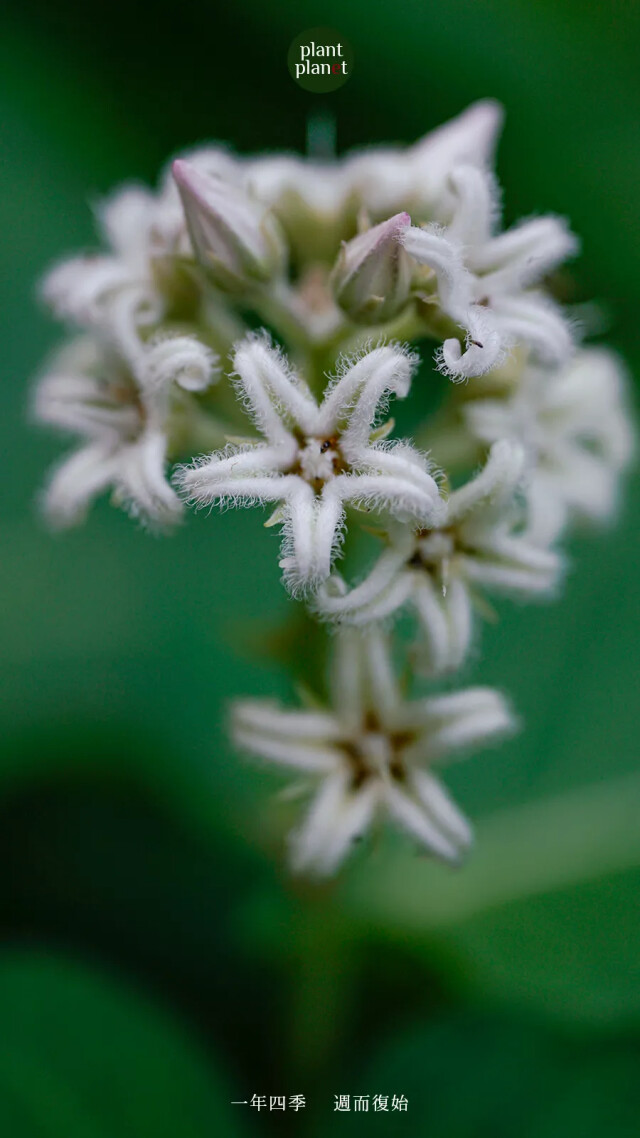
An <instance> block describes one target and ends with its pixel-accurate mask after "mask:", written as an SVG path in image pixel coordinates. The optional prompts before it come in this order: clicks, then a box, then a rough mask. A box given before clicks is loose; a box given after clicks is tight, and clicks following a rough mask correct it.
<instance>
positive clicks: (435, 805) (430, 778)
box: [411, 770, 473, 849]
mask: <svg viewBox="0 0 640 1138" xmlns="http://www.w3.org/2000/svg"><path fill="white" fill-rule="evenodd" d="M411 782H412V784H413V786H414V788H415V790H416V793H417V795H418V797H419V799H420V801H421V802H422V804H423V806H424V808H425V810H426V811H427V813H429V814H430V815H431V817H432V818H433V819H434V821H435V822H436V824H437V825H438V826H440V827H441V829H442V830H443V831H444V832H445V834H446V835H447V836H449V837H450V838H451V839H452V841H454V842H455V843H456V845H458V846H459V847H462V848H463V849H465V848H466V847H468V846H470V845H471V842H472V840H473V831H472V829H471V826H470V825H469V823H468V822H467V819H466V818H465V817H464V815H463V814H462V813H461V812H460V811H459V810H458V807H457V806H456V805H455V803H454V802H453V800H452V799H451V797H450V796H449V794H448V793H447V791H446V790H445V788H444V786H443V785H442V783H441V782H440V779H438V778H436V777H435V775H432V774H428V773H427V772H426V771H422V770H415V771H413V772H412V775H411Z"/></svg>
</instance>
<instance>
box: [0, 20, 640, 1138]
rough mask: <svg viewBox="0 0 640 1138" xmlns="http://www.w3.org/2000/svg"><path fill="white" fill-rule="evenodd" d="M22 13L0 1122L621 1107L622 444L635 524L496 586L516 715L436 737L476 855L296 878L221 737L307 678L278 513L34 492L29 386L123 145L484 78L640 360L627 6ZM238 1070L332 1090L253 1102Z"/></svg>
mask: <svg viewBox="0 0 640 1138" xmlns="http://www.w3.org/2000/svg"><path fill="white" fill-rule="evenodd" d="M318 24H329V25H334V26H336V27H337V28H338V29H340V30H342V31H344V33H345V35H346V36H347V37H348V38H349V39H350V40H351V43H352V44H353V46H354V49H355V52H356V70H355V72H354V75H353V77H352V79H351V80H350V81H349V82H348V83H347V84H346V85H345V86H344V87H343V88H342V89H341V90H339V91H338V92H336V93H334V94H333V95H331V96H329V97H327V99H326V102H324V103H322V102H318V101H317V97H316V96H313V95H310V94H308V93H306V92H304V91H302V90H299V89H298V88H297V87H296V86H295V84H294V83H293V82H292V80H291V79H290V77H289V74H288V72H287V67H286V52H287V48H288V45H289V42H290V40H291V39H292V38H293V36H294V35H295V34H297V33H298V32H300V31H302V30H303V29H305V28H306V27H311V26H314V25H318ZM0 27H1V44H0V92H1V94H0V137H1V146H0V155H1V163H2V180H1V183H0V218H1V226H2V245H1V249H0V263H1V266H2V271H1V274H0V290H1V293H2V295H1V301H0V313H1V314H2V315H1V319H2V329H3V331H2V337H3V351H2V357H1V358H2V370H3V372H4V374H3V376H2V384H1V387H0V398H1V399H2V417H1V419H0V432H1V434H2V454H3V463H4V465H3V469H4V488H5V489H4V494H3V496H2V535H3V553H2V556H1V557H0V580H1V582H2V585H1V595H2V613H1V616H0V621H1V625H0V653H1V667H2V682H1V686H0V699H1V701H2V723H1V726H0V738H1V739H2V752H3V758H2V761H1V763H0V856H1V859H2V874H1V884H0V923H1V928H2V948H1V949H0V1133H1V1134H2V1135H7V1138H41V1136H44V1138H112V1136H113V1138H116V1136H117V1138H147V1136H148V1138H152V1136H153V1138H177V1136H180V1138H182V1136H185V1138H205V1136H208V1135H212V1134H213V1133H214V1131H216V1132H219V1133H222V1134H225V1135H229V1138H233V1136H234V1135H238V1136H241V1135H245V1136H249V1138H250V1135H252V1134H254V1135H257V1134H271V1133H273V1134H275V1133H284V1134H293V1133H296V1134H298V1133H302V1134H308V1135H309V1136H310V1138H314V1136H315V1135H318V1136H319V1135H320V1134H324V1133H325V1127H326V1126H327V1124H328V1123H329V1122H330V1121H331V1119H332V1118H334V1117H338V1116H337V1115H334V1114H333V1102H334V1095H337V1094H343V1093H345V1094H346V1093H349V1094H351V1095H356V1094H370V1095H374V1094H377V1093H382V1094H389V1095H393V1094H404V1095H406V1096H407V1097H408V1099H409V1110H408V1112H407V1113H406V1114H403V1113H399V1112H395V1113H389V1114H382V1113H380V1114H372V1113H369V1114H367V1115H366V1116H365V1115H363V1114H356V1113H354V1112H353V1111H352V1112H351V1113H350V1115H349V1118H348V1119H345V1117H344V1115H342V1116H341V1121H340V1123H339V1125H340V1126H342V1127H344V1128H346V1129H347V1130H348V1131H349V1132H354V1133H356V1134H358V1133H361V1132H362V1133H365V1132H366V1133H369V1132H370V1131H373V1132H377V1131H378V1130H379V1131H380V1133H384V1134H387V1135H393V1134H400V1133H402V1134H411V1135H413V1134H429V1135H430V1136H432V1138H471V1136H474V1138H475V1136H479V1138H480V1136H481V1138H484V1136H485V1135H486V1136H487V1138H489V1136H490V1138H502V1136H505V1138H507V1136H508V1138H512V1136H513V1135H516V1134H517V1135H519V1136H520V1138H534V1136H535V1138H551V1136H553V1138H556V1136H558V1135H563V1136H565V1138H573V1136H574V1135H575V1136H576V1138H589V1136H591V1135H596V1134H597V1135H599V1136H600V1135H602V1134H606V1135H607V1136H608V1138H619V1136H623V1135H625V1136H626V1135H632V1134H633V1135H635V1134H636V1133H637V1117H638V1108H639V1107H640V1089H639V1088H640V1079H639V1078H638V1062H639V1060H640V974H639V968H638V944H639V943H640V905H639V897H640V892H639V890H640V827H639V826H638V818H639V815H640V770H639V769H638V763H637V743H636V740H637V735H638V726H637V725H638V683H637V675H638V661H639V654H638V649H637V644H638V639H639V636H640V612H639V606H638V602H637V576H638V575H637V564H638V557H639V554H640V543H639V540H638V510H639V507H640V487H639V486H638V481H637V479H634V478H631V479H630V480H629V485H628V487H627V493H626V495H625V508H624V511H623V514H622V516H621V518H620V520H619V524H618V526H617V528H615V529H614V530H612V531H611V532H607V533H604V534H603V533H599V534H595V535H588V536H583V537H580V538H579V539H576V540H574V541H573V543H572V545H571V549H570V555H571V565H572V570H571V573H570V576H569V580H568V582H567V589H566V592H565V596H564V597H563V599H562V600H561V602H560V603H559V604H556V605H552V606H542V607H540V606H534V607H530V608H525V609H522V610H521V609H519V608H517V607H515V606H513V605H504V606H500V613H501V616H502V617H503V619H502V620H501V621H500V623H499V624H497V625H496V626H495V627H487V628H486V629H485V630H484V636H483V640H482V646H483V654H482V656H481V657H478V658H477V659H476V660H475V661H473V662H472V663H471V665H469V667H468V669H467V672H466V675H465V677H464V679H465V680H466V681H468V682H482V683H489V684H496V685H498V686H500V687H504V688H506V689H507V690H508V691H509V692H510V693H511V695H512V697H513V700H514V702H515V705H516V707H517V709H518V711H519V712H520V713H521V715H522V717H523V719H524V722H525V725H526V729H525V730H524V731H523V733H522V734H521V736H520V737H519V738H517V739H515V740H513V741H511V742H509V743H508V744H506V745H504V746H503V747H502V748H501V749H500V750H497V751H495V752H491V753H485V754H481V755H479V756H477V757H476V758H474V759H472V760H471V761H470V762H469V763H468V764H464V765H462V766H461V767H460V768H459V769H457V768H456V769H453V770H451V772H450V777H449V783H450V785H451V786H452V787H453V789H454V791H455V792H456V794H457V796H458V797H459V799H460V801H461V802H462V804H463V806H464V807H465V808H466V809H467V810H468V812H469V813H470V815H471V816H472V818H474V819H475V820H476V821H477V830H478V849H477V851H476V854H475V856H474V859H473V860H472V862H471V864H470V865H469V867H468V868H467V869H465V871H464V872H463V873H460V874H454V873H452V872H449V871H446V870H443V869H441V868H437V867H434V866H433V865H431V864H430V863H429V862H428V861H426V860H423V859H420V858H417V857H415V856H414V855H413V853H412V851H411V849H410V848H409V847H408V846H407V845H406V844H405V843H404V842H398V843H394V842H393V841H391V842H389V843H388V844H387V843H385V844H384V845H383V846H381V847H380V848H379V849H374V850H373V851H372V852H371V853H370V855H369V856H368V857H366V858H361V859H356V862H355V863H354V864H353V865H350V866H349V867H348V868H347V870H346V872H345V873H344V874H343V876H342V877H341V878H340V879H339V880H338V882H336V883H332V884H329V885H326V886H323V887H312V886H309V885H304V884H301V883H297V882H294V881H292V880H290V879H289V877H288V876H287V875H286V873H285V872H284V870H283V869H282V868H281V866H282V860H283V858H282V853H283V850H282V842H281V833H282V830H283V827H284V826H285V824H286V823H287V821H288V814H287V808H285V807H284V806H283V805H282V804H280V803H279V802H278V801H277V799H276V797H275V795H274V792H275V791H276V789H277V787H278V785H279V783H277V782H276V781H275V780H272V779H271V778H270V777H269V775H268V773H266V772H262V771H254V770H253V769H252V768H251V767H250V765H249V764H246V763H245V762H243V761H239V760H238V759H237V757H236V756H235V755H234V754H233V753H232V751H231V749H230V748H229V746H228V744H227V743H226V742H225V732H224V715H225V707H226V705H227V702H228V700H229V699H230V698H231V697H232V696H233V695H235V694H238V693H253V694H268V693H274V694H281V693H284V692H287V691H289V690H290V689H291V686H292V677H290V676H287V675H286V674H285V672H284V670H283V668H281V667H279V666H278V665H277V664H276V663H274V661H273V659H271V658H270V657H269V653H268V651H267V650H266V647H265V649H264V651H263V650H262V648H263V646H266V641H267V639H268V634H269V633H270V632H271V633H273V634H274V635H275V633H276V632H277V629H278V627H279V624H280V623H281V622H282V620H283V619H284V616H285V613H286V611H287V607H288V606H287V602H286V599H285V597H284V594H283V592H282V590H281V587H280V585H279V581H278V570H277V565H276V557H275V546H274V540H276V539H275V538H274V537H273V536H270V535H269V534H267V533H265V531H263V530H262V528H261V525H260V517H259V515H255V514H252V513H251V512H249V511H246V512H238V513H237V514H232V513H230V514H228V515H225V516H224V517H217V516H212V517H211V518H207V517H206V516H204V515H203V516H199V517H195V518H192V519H190V521H189V523H188V525H187V526H185V527H184V529H183V531H182V532H181V533H179V534H178V535H177V536H176V537H174V538H171V539H165V540H158V539H154V538H151V537H149V536H148V535H147V534H145V533H144V532H142V531H140V530H137V529H136V528H135V526H133V525H132V524H131V523H130V522H129V521H128V520H127V519H126V518H125V517H124V516H121V515H120V514H118V513H117V512H115V511H113V510H110V509H109V507H108V506H107V505H104V504H101V505H100V506H99V507H98V508H97V509H96V510H95V511H94V513H93V515H92V516H91V519H90V522H89V524H88V525H87V526H86V527H85V528H83V529H81V530H79V531H78V532H75V533H72V534H70V535H67V536H65V537H56V538H54V537H52V536H51V535H49V534H47V533H46V532H45V531H44V529H43V527H42V526H41V524H40V522H39V520H38V517H37V512H36V508H35V505H34V501H35V497H36V494H37V490H38V487H39V485H40V484H41V482H42V478H43V474H44V471H45V469H46V467H47V465H48V463H49V462H50V461H51V460H52V459H53V458H54V456H56V455H57V454H59V453H60V443H59V441H58V440H57V439H55V438H52V437H48V436H47V435H46V434H45V433H44V432H40V431H38V430H36V429H34V428H33V427H32V425H30V424H29V423H28V403H29V391H30V381H31V377H32V376H33V374H34V373H35V372H36V371H37V369H38V367H39V366H40V363H41V360H42V358H43V356H44V354H45V353H46V351H47V350H48V349H49V348H50V347H51V346H52V345H53V344H54V343H55V342H56V341H57V339H58V337H59V330H58V329H57V328H55V327H54V325H53V324H52V323H51V322H50V321H49V320H48V319H47V318H46V316H45V315H44V314H43V313H42V312H41V311H39V310H38V308H37V306H36V304H35V302H34V299H33V293H34V282H35V280H36V279H37V277H38V276H39V275H40V274H41V272H42V270H43V268H44V267H45V266H46V265H47V263H48V262H50V261H51V260H52V259H54V258H56V257H58V256H59V255H61V254H62V253H64V252H66V251H67V250H72V249H74V248H76V247H78V246H83V245H87V244H91V242H92V241H93V229H92V220H91V216H90V212H89V209H88V203H89V202H90V201H91V200H92V199H94V198H95V197H96V196H98V195H100V194H101V193H103V192H105V191H107V190H108V189H110V188H111V187H112V186H113V185H114V184H115V183H118V182H119V181H121V180H124V179H129V178H139V179H144V180H147V181H153V180H154V179H155V177H156V175H157V172H158V170H159V168H160V166H161V165H162V164H163V163H164V161H165V160H166V158H167V156H168V155H169V154H170V153H171V152H172V151H174V150H176V149H178V148H180V147H184V146H187V145H190V144H193V143H196V142H200V141H204V140H206V139H223V140H227V141H229V142H230V143H232V144H233V145H234V146H235V147H237V148H238V149H240V150H265V149H270V148H274V147H285V148H293V149H301V148H303V146H304V142H305V131H306V122H307V117H308V115H309V114H310V113H318V112H323V113H331V114H334V115H335V117H336V120H337V132H338V146H339V149H340V150H341V151H342V150H344V149H346V148H347V147H349V146H352V145H357V144H362V143H368V142H375V141H383V140H394V141H404V142H410V141H412V140H413V139H414V138H416V137H418V136H419V135H420V134H422V133H423V132H425V131H426V130H427V129H430V128H431V127H433V126H435V125H437V124H439V123H440V122H441V121H443V120H444V119H446V118H447V117H449V116H451V115H453V114H455V113H457V112H459V111H460V110H462V109H463V108H464V107H465V105H467V103H469V102H470V101H471V100H473V99H475V98H478V97H482V96H486V95H492V96H495V97H497V98H499V99H500V100H502V101H503V102H504V104H505V106H506V108H507V127H506V133H505V136H504V141H503V143H502V146H501V149H500V152H499V163H498V169H499V174H500V177H501V180H502V182H503V185H504V188H505V204H506V217H507V220H513V219H514V218H516V217H518V216H520V215H526V214H528V213H530V212H534V211H538V210H540V211H543V210H554V211H558V212H559V213H562V214H566V215H569V216H570V217H571V220H572V222H573V225H574V227H575V229H576V231H577V232H578V233H579V234H581V235H582V238H583V241H584V255H583V257H582V258H581V260H580V261H579V262H578V263H577V266H576V268H575V269H574V270H573V275H572V280H571V281H570V283H569V288H570V296H571V298H572V299H573V300H574V301H576V302H580V301H582V300H584V299H587V298H590V297H595V298H596V299H599V300H602V301H603V302H605V304H606V310H607V312H608V313H609V318H610V325H611V326H610V329H609V331H608V333H607V338H608V339H609V341H612V342H613V343H614V344H615V345H616V346H617V347H619V349H620V350H621V351H622V352H623V353H624V354H625V356H626V358H627V360H628V361H629V364H630V367H631V369H632V370H635V374H636V375H638V374H640V346H639V343H638V315H637V314H638V310H639V305H640V296H639V287H638V286H639V281H640V261H639V257H640V211H639V210H638V205H637V201H638V185H639V184H640V143H639V140H638V122H639V121H640V70H639V69H638V66H637V55H638V48H639V46H640V6H639V5H638V4H637V3H635V2H631V0H612V2H610V3H608V4H606V5H601V6H600V5H584V4H583V3H581V2H580V0H560V2H559V0H448V3H447V4H435V3H433V2H429V0H401V2H397V3H390V2H384V3H382V2H379V0H378V2H376V0H367V2H365V0H351V3H350V4H349V5H348V6H345V5H344V4H343V3H339V2H338V0H326V2H325V3H323V4H322V5H315V4H310V3H306V2H303V3H300V0H297V2H296V3H295V4H294V3H293V2H292V0H277V3H275V4H273V5H265V4H263V3H259V2H258V0H236V2H235V3H234V4H233V5H227V6H225V7H224V8H223V7H222V6H220V5H215V6H214V5H212V4H211V3H204V0H182V2H181V3H180V5H174V4H172V3H170V2H169V0H156V3H155V4H153V5H151V4H144V3H140V4H138V5H133V4H131V3H125V2H124V0H112V3H111V4H110V5H109V6H108V9H107V10H105V9H99V8H96V7H95V6H92V5H87V4H83V3H80V2H79V0H58V2H57V3H56V4H55V5H53V6H52V5H50V4H48V3H45V2H44V0H41V2H40V3H38V2H36V3H30V2H27V3H25V2H21V3H18V2H17V0H8V2H6V3H5V4H4V5H3V8H2V14H1V16H0ZM442 382H444V381H443V380H442V379H440V378H437V377H435V376H433V375H430V373H429V369H428V367H427V368H425V384H429V383H442ZM271 535H272V531H271ZM247 550H250V555H249V556H247ZM258 648H260V651H257V649H258ZM314 652H315V648H314V646H313V644H312V645H311V649H310V651H309V652H308V654H307V655H308V658H307V661H306V664H307V665H309V666H310V667H311V666H313V664H314V662H315V661H314V659H313V655H314ZM301 666H302V664H301ZM265 849H266V850H267V851H268V853H267V856H265ZM254 1093H256V1094H261V1095H267V1096H269V1095H280V1094H286V1095H287V1096H289V1095H293V1094H299V1093H300V1094H304V1095H306V1098H307V1104H308V1105H307V1108H306V1110H305V1111H301V1112H300V1113H298V1114H295V1113H294V1112H293V1111H291V1110H287V1111H285V1112H284V1113H276V1112H271V1113H270V1112H269V1111H268V1110H267V1111H264V1110H263V1111H260V1112H258V1111H256V1110H255V1109H253V1108H251V1107H249V1106H231V1105H230V1103H231V1101H232V1100H245V1099H251V1096H252V1095H253V1094H254Z"/></svg>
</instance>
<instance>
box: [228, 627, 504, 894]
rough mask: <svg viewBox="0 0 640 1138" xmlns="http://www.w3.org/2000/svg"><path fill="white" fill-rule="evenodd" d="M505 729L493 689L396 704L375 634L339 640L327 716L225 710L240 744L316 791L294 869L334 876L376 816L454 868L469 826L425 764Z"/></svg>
mask: <svg viewBox="0 0 640 1138" xmlns="http://www.w3.org/2000/svg"><path fill="white" fill-rule="evenodd" d="M513 727H514V720H513V716H512V714H511V712H510V710H509V708H508V706H507V704H506V701H505V700H504V698H503V697H502V695H500V693H498V692H496V691H494V690H492V689H491V688H469V689H467V690H466V691H460V692H455V693H453V694H450V695H438V696H429V697H423V698H421V699H414V700H410V701H408V700H405V699H403V697H402V695H401V693H400V690H399V688H398V684H397V681H396V679H395V677H394V674H393V669H392V664H391V660H390V655H389V648H388V645H387V643H386V640H385V638H384V636H383V634H381V632H380V631H379V630H375V629H372V630H369V631H368V632H366V633H364V634H360V633H354V632H353V631H350V632H343V633H341V634H340V636H339V637H338V638H337V644H336V654H335V659H334V663H333V668H332V673H331V706H330V708H328V709H327V710H320V711H317V710H291V709H288V708H282V707H280V706H279V705H278V704H276V703H272V702H269V701H256V700H243V701H239V702H237V703H236V704H235V706H234V712H233V736H234V739H235V742H236V744H237V745H238V746H239V747H241V748H243V749H245V750H247V751H248V752H250V753H252V754H254V755H258V756H261V757H262V758H265V759H268V760H270V761H271V762H274V763H277V764H279V765H280V766H283V767H284V768H286V769H290V770H292V771H295V772H298V773H301V774H303V775H304V776H305V782H306V783H307V784H309V785H310V787H311V788H313V787H315V793H314V795H313V798H312V801H311V806H310V808H309V810H308V813H307V814H306V817H305V818H304V820H303V823H302V825H301V826H300V828H299V829H298V830H297V832H296V833H294V834H293V836H292V839H291V846H290V850H291V862H292V865H293V868H294V870H296V871H300V872H310V873H314V874H317V875H321V876H322V875H328V874H331V873H333V872H335V870H336V869H337V867H338V866H339V864H340V863H341V862H342V861H343V860H344V858H345V857H346V855H347V854H348V852H349V849H350V847H351V845H352V843H353V842H354V841H356V840H357V839H358V838H360V837H361V836H362V835H363V833H364V832H365V831H366V830H367V829H368V828H369V826H370V825H371V824H372V823H373V821H374V818H375V817H376V816H380V815H382V814H386V815H388V816H389V817H390V818H391V819H392V820H393V821H394V822H395V823H396V824H397V825H399V826H400V827H401V828H402V829H403V830H405V831H406V832H408V833H409V834H410V835H411V837H412V838H414V839H415V840H416V841H417V842H419V843H420V845H421V846H422V847H423V848H425V849H426V850H428V851H429V852H431V853H433V854H435V855H436V856H437V857H439V858H442V859H444V860H445V861H448V862H451V863H453V864H456V863H458V862H459V861H460V858H461V856H462V854H463V853H464V851H465V850H466V848H467V847H468V845H469V843H470V841H471V829H470V827H469V824H468V822H467V821H466V819H465V818H464V817H463V816H462V814H461V813H460V812H459V810H458V809H457V807H456V806H455V805H454V803H453V802H452V800H451V798H450V797H449V795H448V794H447V792H446V790H445V789H444V787H443V785H442V783H441V782H440V780H439V779H438V778H437V777H436V776H435V775H434V774H433V773H432V769H431V768H432V766H433V765H434V764H436V763H438V762H441V761H442V760H443V759H448V758H450V757H452V756H454V755H456V754H457V753H458V752H459V751H465V750H469V749H472V748H475V747H479V746H482V745H485V744H488V743H492V742H494V741H495V740H496V739H498V738H500V737H501V736H503V735H505V734H506V733H508V732H510V731H511V730H512V729H513Z"/></svg>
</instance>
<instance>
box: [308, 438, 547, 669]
mask: <svg viewBox="0 0 640 1138" xmlns="http://www.w3.org/2000/svg"><path fill="white" fill-rule="evenodd" d="M524 465H525V454H524V450H523V448H522V447H521V446H519V444H517V443H513V442H509V441H507V440H503V441H501V442H498V443H495V444H494V445H493V447H492V448H491V452H490V455H489V458H488V460H487V462H486V464H485V466H484V467H483V469H482V470H481V471H480V473H479V474H477V475H476V477H475V478H473V479H472V480H471V481H470V482H468V483H466V484H465V485H464V486H462V487H460V489H458V490H454V491H453V493H452V494H451V495H450V497H449V499H448V501H447V511H446V515H445V517H444V519H443V521H442V522H441V523H440V525H439V526H438V527H435V528H430V529H425V528H422V529H415V528H413V527H408V526H405V527H396V528H393V529H391V530H390V532H389V534H388V542H389V543H388V546H387V548H386V549H385V550H384V552H383V553H382V554H381V555H380V557H379V558H378V560H377V562H376V564H375V565H374V567H373V569H372V570H371V571H370V573H369V574H368V575H367V577H366V578H365V579H364V580H363V581H362V582H361V583H360V584H359V585H356V586H355V587H354V588H352V589H347V587H346V585H345V583H344V581H343V580H342V579H341V578H340V577H338V576H334V577H332V578H330V580H329V581H328V582H326V584H325V585H324V586H322V587H321V589H320V590H319V592H318V595H317V597H316V598H315V605H316V607H317V610H318V612H319V613H320V614H321V615H322V616H324V617H327V618H329V619H333V620H338V621H343V622H346V623H348V624H353V625H367V624H370V623H371V622H373V621H379V620H383V619H385V618H387V617H389V616H391V615H393V614H394V613H397V612H398V611H399V610H400V609H402V608H403V607H405V606H407V605H408V606H410V607H411V609H412V611H413V612H414V614H415V616H416V618H417V622H418V626H419V629H420V634H421V635H420V640H419V642H418V645H417V647H418V661H419V665H420V668H421V670H422V671H423V672H425V673H428V674H431V675H438V674H441V673H443V672H448V671H454V670H455V669H457V668H459V667H460V666H461V664H462V663H463V662H464V660H465V658H466V656H467V653H468V651H469V647H470V644H471V640H472V635H473V612H474V601H475V599H476V597H475V594H476V590H477V589H478V588H486V589H488V590H490V591H493V592H499V593H507V594H511V595H516V596H526V597H531V596H541V595H544V594H549V593H551V592H552V591H553V589H554V588H555V587H556V585H557V582H558V578H559V575H560V571H561V567H562V562H561V559H560V557H559V555H558V554H557V553H555V552H554V551H553V550H551V549H548V548H545V547H542V546H540V545H539V544H536V543H535V542H534V541H533V540H532V539H531V538H530V536H529V535H528V534H526V533H523V532H521V528H520V527H521V520H522V519H521V511H520V510H519V509H518V500H517V495H518V492H519V490H520V487H521V484H522V478H523V473H524Z"/></svg>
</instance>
